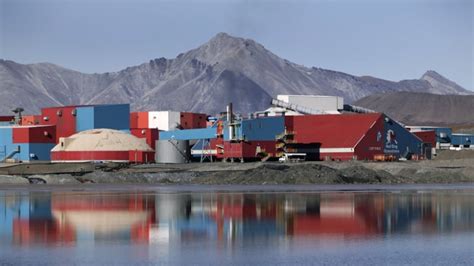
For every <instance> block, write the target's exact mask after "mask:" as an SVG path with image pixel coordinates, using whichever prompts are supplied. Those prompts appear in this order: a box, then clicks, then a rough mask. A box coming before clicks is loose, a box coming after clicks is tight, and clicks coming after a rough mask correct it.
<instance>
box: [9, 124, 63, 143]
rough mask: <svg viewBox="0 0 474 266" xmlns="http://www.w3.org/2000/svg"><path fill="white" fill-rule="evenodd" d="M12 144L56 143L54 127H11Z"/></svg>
mask: <svg viewBox="0 0 474 266" xmlns="http://www.w3.org/2000/svg"><path fill="white" fill-rule="evenodd" d="M13 143H56V126H21V127H13Z"/></svg>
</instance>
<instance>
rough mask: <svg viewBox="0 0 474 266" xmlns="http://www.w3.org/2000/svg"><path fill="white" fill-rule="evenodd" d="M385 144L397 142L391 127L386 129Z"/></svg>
mask: <svg viewBox="0 0 474 266" xmlns="http://www.w3.org/2000/svg"><path fill="white" fill-rule="evenodd" d="M387 144H395V145H397V144H398V141H397V135H395V131H393V130H391V129H389V130H387Z"/></svg>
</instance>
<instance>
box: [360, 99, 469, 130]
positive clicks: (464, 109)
mask: <svg viewBox="0 0 474 266" xmlns="http://www.w3.org/2000/svg"><path fill="white" fill-rule="evenodd" d="M354 105H358V106H362V107H365V108H369V109H372V110H376V111H380V112H385V113H386V114H388V115H389V116H391V117H393V118H394V119H397V120H399V121H401V122H402V123H405V124H407V125H434V126H455V127H461V128H462V127H465V126H474V112H473V110H474V95H436V94H429V93H413V92H391V93H383V94H374V95H370V96H367V97H365V98H362V99H360V100H358V101H356V102H355V103H354Z"/></svg>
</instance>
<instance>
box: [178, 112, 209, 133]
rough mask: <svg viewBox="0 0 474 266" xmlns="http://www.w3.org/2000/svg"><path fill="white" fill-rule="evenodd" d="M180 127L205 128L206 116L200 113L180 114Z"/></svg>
mask: <svg viewBox="0 0 474 266" xmlns="http://www.w3.org/2000/svg"><path fill="white" fill-rule="evenodd" d="M180 117H181V118H180V125H181V127H182V128H183V129H194V128H205V127H206V122H207V120H206V119H207V115H206V114H201V113H190V112H181V115H180Z"/></svg>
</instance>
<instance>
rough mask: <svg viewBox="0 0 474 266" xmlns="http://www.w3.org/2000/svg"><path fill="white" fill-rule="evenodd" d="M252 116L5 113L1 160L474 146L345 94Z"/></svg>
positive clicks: (405, 153)
mask: <svg viewBox="0 0 474 266" xmlns="http://www.w3.org/2000/svg"><path fill="white" fill-rule="evenodd" d="M270 104H271V106H270V107H269V108H268V109H266V110H264V111H259V112H255V113H252V114H249V115H248V116H246V117H244V116H242V115H240V114H236V113H234V112H233V108H232V104H229V105H228V107H227V110H225V112H222V113H221V114H219V115H217V116H215V117H211V116H208V115H207V114H202V113H191V112H176V111H146V112H130V106H129V105H128V104H108V105H91V106H82V105H80V106H61V107H48V108H43V109H42V110H41V114H39V115H38V114H37V115H26V116H23V115H22V111H23V109H22V108H17V109H15V110H13V111H14V113H15V115H14V116H0V162H35V161H50V160H52V161H54V162H72V161H74V162H75V161H118V162H130V163H150V162H154V161H156V162H158V163H186V162H189V161H193V160H194V161H201V162H204V161H211V162H212V161H240V162H246V161H255V160H262V161H266V160H282V159H283V161H286V160H290V159H295V160H337V161H339V160H341V161H343V160H371V161H390V160H399V159H412V160H419V159H430V158H431V156H432V155H434V154H435V153H436V149H440V148H450V147H451V148H453V149H465V148H473V147H474V145H473V144H472V140H473V139H474V136H473V135H469V134H455V133H452V130H451V129H450V128H442V127H426V126H419V127H417V126H403V125H402V124H400V123H398V122H397V121H395V120H393V119H391V118H390V117H388V116H387V115H385V114H382V113H377V112H374V111H372V110H368V109H365V108H361V107H357V106H352V105H348V104H344V101H343V99H342V98H341V97H337V96H320V95H278V96H277V97H276V98H275V99H273V100H272V101H271V103H270Z"/></svg>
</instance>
